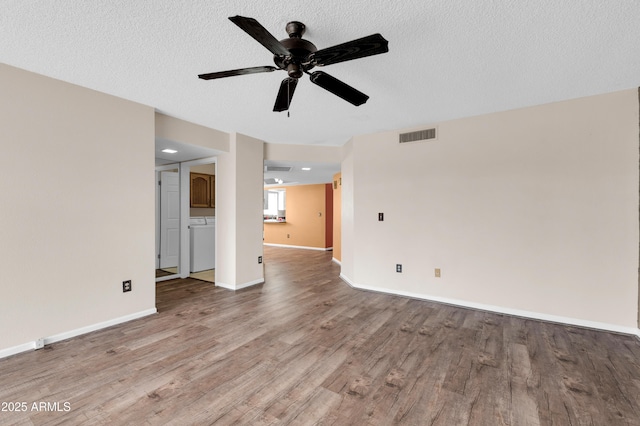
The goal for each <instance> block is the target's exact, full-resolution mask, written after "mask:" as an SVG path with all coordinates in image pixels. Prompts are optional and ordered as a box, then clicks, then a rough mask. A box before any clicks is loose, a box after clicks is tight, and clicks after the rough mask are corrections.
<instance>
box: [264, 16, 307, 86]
mask: <svg viewBox="0 0 640 426" xmlns="http://www.w3.org/2000/svg"><path fill="white" fill-rule="evenodd" d="M286 29H287V34H289V38H285V39H284V40H280V44H282V45H283V46H284V47H286V48H287V50H289V52H291V57H283V56H280V55H274V57H273V61H274V62H275V63H276V65H277V66H278V67H280V68H282V69H286V70H287V73H288V74H289V77H291V78H300V77H302V75H303V73H304V72H305V71H308V70H310V69H311V68H313V66H314V64H313V63H312V62H311V61H308V57H309V54H311V53H313V52H316V51H317V50H318V49H317V48H316V46H315V45H314V44H313V43H311V42H310V41H309V40H305V39H303V38H302V35H303V34H304V31H305V29H306V27H305V25H304V24H303V23H302V22H298V21H292V22H289V23H288V24H287V28H286Z"/></svg>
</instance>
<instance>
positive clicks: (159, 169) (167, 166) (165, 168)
mask: <svg viewBox="0 0 640 426" xmlns="http://www.w3.org/2000/svg"><path fill="white" fill-rule="evenodd" d="M175 169H178V181H179V183H178V185H179V188H180V203H181V204H182V192H183V189H182V174H181V172H180V171H181V170H182V167H181V164H180V163H171V164H164V165H162V166H156V168H155V185H156V226H155V229H156V253H155V257H156V269H158V267H159V266H160V265H159V263H158V253H159V250H160V240H159V239H158V236H159V235H160V184H159V181H160V172H165V171H169V170H175ZM178 234H179V238H180V240H181V241H182V235H183V234H184V232H183V231H182V209H180V226H179V228H178ZM187 250H188V247H187ZM183 253H184V251H183V247H182V244H181V245H180V247H179V249H178V273H177V274H171V275H166V276H163V277H156V282H160V281H167V280H172V279H174V278H179V277H180V276H181V274H180V271H181V270H182V258H183V257H184V256H183ZM187 262H188V259H187ZM187 268H188V266H187Z"/></svg>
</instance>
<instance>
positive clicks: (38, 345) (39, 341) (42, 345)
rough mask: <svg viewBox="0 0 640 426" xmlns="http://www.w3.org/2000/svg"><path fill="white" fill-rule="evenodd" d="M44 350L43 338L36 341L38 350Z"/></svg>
mask: <svg viewBox="0 0 640 426" xmlns="http://www.w3.org/2000/svg"><path fill="white" fill-rule="evenodd" d="M42 348H44V337H41V338H39V339H38V340H36V349H42Z"/></svg>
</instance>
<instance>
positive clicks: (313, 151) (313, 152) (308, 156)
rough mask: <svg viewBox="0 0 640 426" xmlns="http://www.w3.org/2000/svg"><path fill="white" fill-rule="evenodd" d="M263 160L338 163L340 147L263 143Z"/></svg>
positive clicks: (340, 152) (340, 153) (340, 156)
mask: <svg viewBox="0 0 640 426" xmlns="http://www.w3.org/2000/svg"><path fill="white" fill-rule="evenodd" d="M264 159H265V160H278V161H310V162H318V163H339V162H340V161H342V147H339V146H309V145H284V144H275V143H265V144H264Z"/></svg>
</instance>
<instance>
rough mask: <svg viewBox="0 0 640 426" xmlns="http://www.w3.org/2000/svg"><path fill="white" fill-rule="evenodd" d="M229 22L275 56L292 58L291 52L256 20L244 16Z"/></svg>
mask: <svg viewBox="0 0 640 426" xmlns="http://www.w3.org/2000/svg"><path fill="white" fill-rule="evenodd" d="M229 20H230V21H231V22H233V23H234V24H236V25H237V26H239V27H240V28H241V29H242V30H243V31H244V32H246V33H247V34H249V35H250V36H251V37H253V38H254V39H255V40H256V41H257V42H258V43H260V44H261V45H263V46H264V47H266V48H267V49H269V51H270V52H271V53H273V54H274V55H282V56H291V52H289V50H288V49H287V48H286V47H284V46H283V45H282V44H280V42H279V41H278V40H277V39H276V38H275V37H274V36H273V35H271V33H270V32H269V31H267V29H266V28H265V27H263V26H262V24H260V22H258V21H256V20H255V19H253V18H246V17H244V16H230V17H229Z"/></svg>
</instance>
